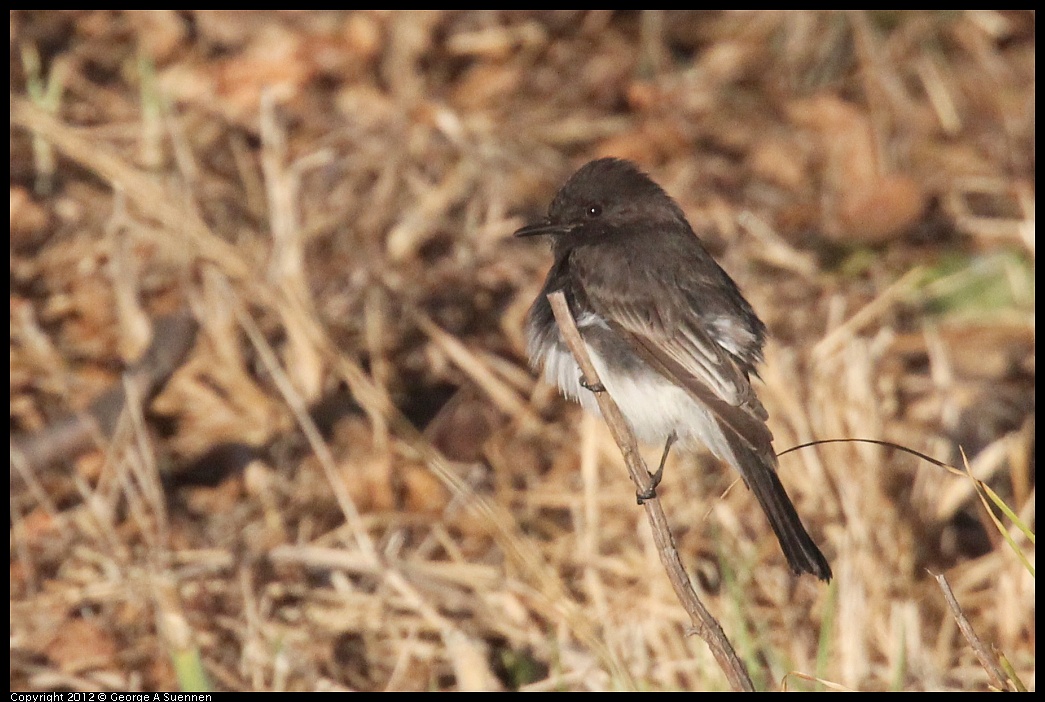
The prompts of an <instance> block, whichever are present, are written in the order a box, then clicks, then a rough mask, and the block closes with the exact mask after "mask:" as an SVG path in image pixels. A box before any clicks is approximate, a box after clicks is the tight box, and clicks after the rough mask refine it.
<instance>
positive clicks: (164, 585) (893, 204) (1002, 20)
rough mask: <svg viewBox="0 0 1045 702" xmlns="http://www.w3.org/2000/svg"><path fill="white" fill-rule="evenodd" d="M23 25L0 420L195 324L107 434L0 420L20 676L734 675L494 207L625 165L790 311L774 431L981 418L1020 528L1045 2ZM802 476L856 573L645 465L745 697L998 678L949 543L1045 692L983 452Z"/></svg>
mask: <svg viewBox="0 0 1045 702" xmlns="http://www.w3.org/2000/svg"><path fill="white" fill-rule="evenodd" d="M10 19H11V57H12V69H11V71H12V84H13V87H12V95H11V103H12V104H11V119H12V126H11V279H12V282H11V427H12V435H13V438H12V441H13V442H15V441H16V438H15V435H18V436H22V435H25V434H37V435H39V433H40V432H46V431H48V429H47V428H48V427H49V426H53V425H54V423H55V422H57V421H59V420H60V418H61V417H63V416H65V415H67V414H68V413H70V412H82V411H84V410H85V408H87V407H89V406H90V403H91V402H92V401H93V400H94V399H95V398H97V397H98V396H100V395H102V394H103V393H105V392H106V391H108V390H110V389H111V388H112V387H113V386H114V385H115V384H117V383H119V382H120V371H121V369H122V368H125V367H127V366H128V365H130V364H131V363H133V362H134V361H135V359H137V358H138V356H139V355H140V354H141V353H142V351H143V350H144V349H145V348H146V347H147V346H148V345H149V342H150V338H151V334H152V332H151V329H152V327H153V321H154V320H156V319H157V318H158V317H159V316H160V315H163V314H168V313H171V312H175V311H178V310H186V309H188V310H192V312H193V313H194V314H195V315H196V317H197V318H198V319H199V322H200V331H199V334H198V338H197V339H196V342H195V344H194V346H193V350H192V351H191V353H190V355H189V357H188V359H187V360H186V361H185V362H184V364H183V365H182V366H181V368H179V369H178V371H177V372H176V373H175V374H174V376H173V377H172V378H171V379H170V381H169V382H168V383H167V384H166V386H165V387H164V388H163V391H162V392H161V393H160V394H159V396H158V397H156V398H155V399H153V400H152V401H150V402H147V403H145V404H144V406H138V405H136V404H135V403H134V402H131V403H130V405H129V406H128V408H127V410H126V411H125V412H124V415H123V417H122V419H121V422H120V424H119V427H118V428H117V429H116V431H115V432H114V433H113V434H112V436H110V437H107V438H105V439H101V440H99V441H97V442H96V445H97V447H98V448H97V449H96V450H91V451H88V452H86V453H82V454H79V455H69V456H67V457H65V458H64V459H63V460H61V461H59V462H58V463H57V464H54V465H50V466H46V467H33V468H32V469H30V470H29V471H28V472H29V474H28V475H26V466H24V465H15V464H16V463H18V461H17V460H16V458H17V457H16V455H15V453H14V452H13V453H12V472H13V473H14V474H15V475H14V476H13V477H12V491H11V507H12V517H11V688H12V689H24V690H47V689H67V690H93V689H99V690H154V689H173V688H177V687H179V686H180V687H182V688H184V689H191V688H194V687H197V686H200V685H206V686H209V687H211V688H213V689H219V690H220V689H257V690H271V689H277V690H283V689H294V690H298V689H305V690H317V689H345V688H350V689H379V690H380V689H417V690H426V689H440V690H441V689H498V688H503V689H508V688H516V687H522V688H525V689H531V690H544V689H549V690H561V689H565V690H585V689H618V688H624V689H631V688H639V689H658V690H659V689H693V690H697V689H701V690H703V689H719V688H722V687H723V686H724V685H725V680H724V677H723V676H722V674H721V672H720V671H719V670H718V669H717V668H716V666H715V664H714V661H713V659H712V658H711V655H710V653H709V652H708V650H707V648H706V646H704V644H703V643H702V642H701V641H700V640H699V639H696V638H694V637H687V636H686V632H685V627H686V625H687V623H688V622H687V618H686V615H685V613H684V612H683V611H682V609H681V608H680V607H679V605H678V603H677V602H676V601H675V599H674V596H673V593H672V591H671V588H670V586H669V584H668V582H667V579H666V577H665V576H664V574H663V573H662V571H661V569H660V566H659V562H658V559H657V555H656V553H655V550H654V547H653V543H652V541H651V538H650V535H649V533H648V529H647V527H646V524H645V518H644V516H643V514H642V510H641V509H639V508H636V506H635V500H634V490H633V487H632V485H631V483H630V481H629V480H628V477H627V474H626V472H625V470H624V467H623V465H622V463H621V459H620V455H619V452H618V451H617V448H616V446H615V445H614V444H613V442H612V441H611V440H610V438H609V436H608V434H607V431H606V429H605V427H603V426H602V425H601V423H600V422H598V421H597V420H593V419H592V418H590V417H585V416H583V415H582V413H581V412H580V411H579V410H578V409H577V408H576V407H574V406H571V405H568V404H566V403H564V402H563V401H562V400H561V399H559V398H557V397H556V395H555V393H554V391H553V390H551V389H550V388H547V387H545V386H543V385H539V384H537V383H535V381H534V380H533V378H532V376H531V375H530V373H529V372H528V371H527V369H526V365H525V359H524V356H523V344H522V341H521V331H520V330H521V321H522V316H523V314H524V313H525V309H526V307H527V306H528V304H529V302H530V301H531V300H532V299H533V296H534V295H535V294H536V292H537V289H538V286H539V284H540V280H541V277H542V276H543V273H544V271H545V269H546V266H547V264H548V255H547V253H546V252H544V251H543V250H540V249H539V248H537V247H534V246H533V245H532V244H529V243H527V242H520V241H513V240H511V239H509V238H508V235H509V234H510V233H511V232H512V231H513V229H514V228H515V227H517V226H519V225H520V224H522V223H523V222H524V221H526V220H527V219H528V218H530V217H532V216H534V215H536V214H537V213H538V212H540V211H541V210H542V209H543V208H544V207H545V206H546V205H547V202H548V200H549V198H550V196H551V194H552V192H553V191H554V189H555V187H556V186H557V185H558V184H559V183H560V182H561V181H562V180H563V179H564V178H565V176H567V175H568V174H569V173H570V172H571V171H572V170H573V169H574V168H576V167H577V166H578V165H580V164H581V163H583V162H584V161H586V160H588V159H589V158H592V157H595V156H601V155H617V156H623V157H627V158H631V159H634V160H636V161H638V162H640V163H641V164H642V165H643V166H644V167H645V168H646V169H648V170H649V171H650V173H651V174H652V175H653V176H654V178H655V179H656V180H658V182H660V183H661V184H662V185H663V186H664V187H665V188H666V189H667V190H668V191H669V192H670V193H671V194H673V195H674V196H675V197H676V198H677V199H678V200H679V202H680V204H681V205H682V206H683V208H684V209H685V211H686V212H687V214H688V216H689V218H690V221H691V222H693V224H694V225H695V227H696V228H697V229H698V230H699V231H700V232H701V234H702V236H703V237H704V238H705V240H706V241H707V243H708V245H709V247H710V248H711V249H712V250H713V251H714V253H715V254H716V255H717V256H718V258H719V260H720V262H721V263H722V264H723V265H724V266H725V268H726V269H727V270H729V271H730V273H731V274H732V275H733V276H734V278H735V279H737V281H738V282H739V283H740V285H741V287H742V288H743V289H744V291H745V293H746V294H747V296H748V298H749V299H750V300H751V302H752V303H753V305H754V306H755V308H756V309H757V310H758V311H759V312H760V314H761V316H762V317H763V319H764V320H765V321H766V323H767V324H768V326H769V328H770V331H771V334H772V341H771V343H770V345H769V348H768V350H767V363H766V365H765V367H764V370H763V374H762V376H763V380H764V383H763V384H762V386H761V387H760V389H759V391H760V394H761V397H762V399H763V401H764V403H765V405H766V407H767V408H768V410H769V412H770V416H771V420H770V421H771V428H772V429H773V431H774V434H775V436H776V445H777V448H778V450H783V449H785V448H787V447H789V446H792V445H794V444H797V443H801V442H805V441H810V440H814V439H822V438H834V437H845V436H859V437H868V438H876V439H886V440H890V441H894V442H898V443H901V444H905V445H907V446H910V447H912V448H914V449H917V450H920V451H923V452H925V453H928V454H930V455H933V456H936V457H937V458H940V459H942V460H946V461H949V462H951V463H955V464H960V454H959V452H958V447H959V446H961V447H963V448H964V449H965V451H966V453H967V454H968V456H969V460H970V465H971V468H972V472H973V473H974V474H975V475H976V476H977V477H979V478H981V479H983V480H984V481H986V482H987V484H989V485H990V486H991V487H992V488H993V489H994V490H995V491H996V492H997V493H999V495H1001V497H1002V498H1003V499H1004V500H1005V502H1006V503H1007V504H1008V505H1009V506H1010V507H1012V509H1013V510H1014V512H1015V513H1016V515H1018V516H1019V518H1020V519H1022V520H1023V521H1024V522H1026V523H1028V524H1030V525H1031V527H1032V528H1033V524H1034V504H1035V500H1034V496H1035V479H1034V458H1033V456H1034V417H1035V407H1034V380H1035V363H1034V358H1035V354H1034V286H1033V273H1034V221H1035V218H1034V166H1035V164H1034V93H1035V90H1034V87H1035V80H1034V76H1035V73H1034V49H1035V21H1034V15H1033V14H1028V13H1020V12H991V11H979V12H950V13H920V12H917V13H916V12H911V13H872V14H862V13H805V12H801V13H798V12H796V13H775V12H766V13H755V14H750V13H742V12H729V13H724V14H720V13H712V12H698V13H676V12H667V13H661V12H659V11H648V12H642V13H620V12H618V13H608V12H607V13H603V12H554V13H544V12H527V13H505V12H484V13H449V12H437V13H405V14H403V13H392V12H330V13H326V12H323V13H304V12H286V13H247V14H239V13H232V14H229V13H224V12H217V11H208V12H192V13H189V12H185V13H174V12H165V11H153V12H136V13H113V12H94V11H82V12H70V13H50V12H15V13H12V15H11V18H10ZM44 436H46V434H44ZM19 440H20V439H19ZM650 451H651V453H655V452H656V449H650ZM781 471H782V474H783V481H784V483H785V485H786V486H787V488H788V491H789V492H790V494H791V495H792V497H793V499H794V501H795V503H796V506H797V507H798V510H799V512H800V513H801V514H802V515H803V518H804V520H805V522H806V524H807V525H808V526H809V527H810V530H811V532H812V533H813V534H814V535H815V536H816V538H817V540H818V542H819V543H820V544H821V546H822V548H823V549H824V551H825V553H826V554H827V556H828V558H829V559H830V560H831V563H832V567H833V569H834V572H835V575H836V577H835V580H834V581H833V582H832V583H831V585H830V586H825V585H823V584H821V583H818V582H816V581H815V580H814V579H812V578H799V579H796V578H794V577H793V576H791V575H790V573H789V572H788V569H787V566H786V563H785V562H784V559H783V556H782V555H781V553H780V552H779V549H778V547H777V544H776V542H775V540H774V538H773V535H772V533H771V532H770V530H769V529H768V525H767V524H766V522H765V521H764V518H763V517H762V515H761V514H760V512H759V509H758V506H757V504H756V503H755V501H754V500H753V499H752V497H751V495H750V494H749V493H748V491H747V490H745V489H744V488H743V486H742V485H739V486H738V485H733V483H734V476H733V475H732V474H730V473H728V472H727V471H726V470H724V469H722V468H721V467H718V466H713V465H712V464H711V463H710V462H709V461H708V460H705V459H704V458H702V457H693V456H688V457H687V456H683V457H676V458H675V460H673V462H671V463H670V464H669V466H668V471H667V474H666V476H665V481H664V484H663V486H662V487H661V489H660V492H659V494H660V495H661V498H662V502H663V503H664V508H665V510H666V512H667V514H668V516H669V519H670V520H671V522H672V526H673V529H674V530H675V536H676V540H677V541H678V543H679V547H680V550H681V552H682V558H683V562H684V563H685V565H686V566H687V568H689V569H690V571H691V573H693V574H694V576H695V583H696V586H697V587H698V589H699V590H700V592H701V594H702V597H703V598H704V599H705V601H706V602H707V603H708V604H709V606H710V607H711V608H712V610H713V611H714V613H715V614H716V615H717V616H718V618H719V619H720V621H721V622H722V624H723V627H724V629H725V630H726V633H727V634H728V635H729V636H730V637H731V639H732V641H733V643H734V645H735V646H736V647H737V650H738V652H739V653H740V655H741V656H742V657H743V658H744V660H745V661H746V662H747V665H748V667H749V669H750V670H751V673H752V675H753V677H754V678H755V682H756V684H757V685H758V686H760V687H766V688H771V689H775V688H780V687H781V686H785V687H787V688H796V687H797V688H804V687H809V688H810V689H812V688H813V687H816V685H817V684H816V683H814V682H811V678H812V677H815V678H819V679H821V680H823V681H825V683H826V684H827V685H828V687H831V686H842V687H846V688H855V689H863V690H875V689H903V690H921V689H985V688H987V687H988V686H989V684H990V683H989V680H990V678H989V677H988V672H987V671H986V670H985V668H984V667H983V666H981V665H980V663H979V662H978V660H977V657H976V652H975V651H974V650H973V648H972V647H971V646H970V645H969V643H968V642H967V641H966V640H965V639H964V638H963V637H962V635H961V633H960V632H959V629H958V625H957V624H956V623H955V620H954V618H953V617H952V616H951V613H950V611H949V609H948V607H947V603H946V601H945V599H944V597H943V595H942V593H941V591H940V589H939V587H938V585H937V583H936V581H935V579H934V578H933V577H932V574H933V573H946V575H947V578H948V580H949V582H950V584H951V586H952V588H953V591H954V595H955V597H956V599H957V601H958V602H959V603H960V604H961V606H962V607H963V609H964V613H965V616H966V617H967V618H968V621H969V623H970V624H971V625H972V627H973V628H975V630H976V632H977V633H978V634H979V635H980V636H981V637H982V638H983V639H984V641H986V642H987V643H988V644H990V645H993V646H994V648H995V650H996V651H997V652H999V653H1001V654H1003V655H1004V656H1005V658H1006V659H1007V661H1008V662H1009V663H1010V664H1011V666H1012V669H1013V670H1014V671H1015V673H1016V674H1017V675H1018V676H1019V678H1020V679H1021V680H1022V681H1023V683H1024V684H1026V685H1027V686H1028V687H1029V688H1031V689H1033V688H1034V686H1035V646H1034V641H1035V625H1034V621H1035V597H1034V577H1033V574H1032V572H1028V569H1027V568H1026V567H1025V566H1024V565H1023V564H1022V563H1021V561H1020V559H1019V558H1018V557H1017V556H1016V554H1014V553H1013V551H1012V549H1011V548H1010V547H1009V546H1008V545H1007V544H1006V543H1005V541H1004V540H1003V539H1002V538H1001V535H1000V534H999V533H998V531H997V529H996V527H995V526H994V524H993V522H991V521H990V520H989V519H988V517H987V515H986V514H985V513H984V511H983V507H982V506H981V504H980V502H979V499H978V497H977V494H976V492H975V490H974V489H973V487H972V484H971V482H970V481H968V480H966V479H963V478H961V477H956V476H954V475H951V474H948V473H947V472H945V471H943V470H940V469H938V468H935V467H933V466H931V465H927V464H924V463H920V462H919V461H917V460H915V459H914V458H912V457H910V456H907V455H905V454H901V453H899V452H895V451H890V450H888V449H884V448H881V447H878V446H871V445H861V444H832V445H825V446H821V447H817V448H815V449H806V450H803V451H800V452H797V453H794V454H790V455H788V456H787V457H785V458H783V459H782V461H781ZM730 488H731V489H730ZM1003 524H1004V525H1005V528H1006V529H1009V530H1010V531H1011V533H1012V535H1013V538H1014V540H1015V543H1016V544H1017V545H1018V546H1019V548H1020V549H1022V551H1023V552H1024V554H1025V555H1026V557H1027V558H1028V560H1029V562H1030V563H1031V564H1033V563H1034V560H1035V558H1034V544H1033V541H1032V540H1030V539H1028V537H1027V536H1026V535H1025V534H1023V533H1021V532H1019V530H1018V529H1016V528H1015V527H1014V526H1013V525H1012V523H1011V522H1010V521H1004V522H1003ZM792 672H794V673H797V674H796V675H790V673H792ZM193 675H195V676H196V677H195V678H194V677H193Z"/></svg>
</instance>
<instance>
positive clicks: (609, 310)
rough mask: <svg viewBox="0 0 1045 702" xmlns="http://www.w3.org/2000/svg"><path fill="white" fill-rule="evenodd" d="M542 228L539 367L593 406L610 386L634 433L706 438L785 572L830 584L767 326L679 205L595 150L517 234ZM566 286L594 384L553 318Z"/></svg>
mask: <svg viewBox="0 0 1045 702" xmlns="http://www.w3.org/2000/svg"><path fill="white" fill-rule="evenodd" d="M515 236H517V237H533V236H541V237H546V238H548V239H550V241H551V248H552V254H553V263H552V266H551V269H550V270H549V272H548V275H547V278H546V279H545V282H544V286H543V288H542V290H541V292H540V294H539V295H538V296H537V299H536V300H535V301H534V303H533V305H532V306H531V307H530V310H529V313H528V315H527V319H526V329H525V332H526V339H527V353H528V355H529V358H530V362H531V365H532V366H533V367H534V368H535V369H538V370H540V369H543V375H544V378H545V379H546V380H547V381H548V382H549V383H551V384H553V385H557V386H558V387H559V389H560V390H561V391H562V393H563V394H564V395H565V396H567V397H568V398H570V399H572V400H575V401H577V402H579V403H580V404H581V405H582V406H583V407H584V408H585V409H587V410H589V411H592V412H594V413H596V414H597V413H598V412H599V410H598V403H597V401H596V399H595V393H596V392H600V391H605V392H608V393H609V394H610V396H611V397H612V398H613V399H614V401H615V402H616V404H617V405H618V406H619V407H620V410H621V412H622V414H623V416H624V418H625V420H626V421H627V422H628V424H629V425H630V427H631V429H632V431H633V432H634V433H635V434H636V436H637V437H638V438H640V439H642V440H644V441H646V442H650V443H654V442H656V443H660V442H663V444H664V452H663V454H662V457H661V461H660V467H659V468H658V470H657V472H656V473H654V474H653V476H652V478H653V488H651V490H650V491H648V493H647V494H640V495H639V501H640V502H642V500H643V499H649V498H651V497H653V495H654V493H653V490H654V489H655V488H656V485H657V483H659V481H660V478H661V476H662V474H663V469H664V462H665V460H666V459H667V456H668V454H669V452H670V450H671V448H672V446H673V445H675V444H676V443H677V444H678V446H679V447H680V448H682V449H687V450H693V449H696V448H698V447H699V446H704V447H705V448H706V449H707V450H709V451H710V452H711V453H712V454H713V455H714V456H715V457H717V458H718V459H719V460H721V461H723V462H725V463H727V464H729V465H731V466H732V467H733V468H734V469H735V470H736V471H737V472H738V473H739V474H740V476H741V477H742V478H743V480H744V483H745V484H746V485H747V486H748V488H750V490H751V491H752V493H753V494H754V496H755V499H756V500H757V501H758V503H759V505H760V506H761V507H762V510H763V512H764V513H765V515H766V517H767V519H768V521H769V524H770V527H771V528H772V529H773V532H774V534H775V535H776V537H777V540H778V541H779V542H780V546H781V550H782V551H783V554H784V557H785V558H786V560H787V562H788V565H789V566H790V568H791V570H792V571H793V572H794V573H796V574H802V573H809V574H812V575H814V576H816V577H817V578H819V579H821V580H824V581H829V580H830V579H831V575H832V573H831V567H830V565H829V564H828V561H827V559H826V558H825V557H824V555H823V553H822V552H821V551H820V548H819V547H818V546H817V545H816V542H815V541H814V540H813V538H812V537H811V536H810V535H809V532H808V531H807V530H806V528H805V526H804V525H803V524H802V521H801V519H800V518H799V516H798V512H797V511H796V510H795V507H794V505H793V504H792V502H791V499H790V498H789V497H788V495H787V492H786V491H785V489H784V486H783V484H782V483H781V482H780V478H779V476H778V475H777V468H778V463H777V458H776V454H775V452H774V450H773V435H772V433H771V431H770V430H769V427H768V426H767V424H766V422H767V420H768V416H769V415H768V413H767V412H766V409H765V407H764V406H763V405H762V403H761V401H760V400H759V398H758V396H757V395H756V393H755V390H754V388H753V386H752V383H751V378H752V377H755V378H757V377H758V370H757V367H758V365H759V364H760V363H762V362H763V348H764V346H765V342H766V327H765V324H763V322H762V321H761V320H760V319H759V318H758V315H757V314H756V313H755V311H754V309H753V308H752V307H751V305H750V303H748V301H747V300H746V299H745V298H744V296H743V294H742V293H741V291H740V289H739V287H737V284H736V283H735V282H734V281H733V279H732V278H730V277H729V275H728V274H727V273H726V272H725V271H724V270H723V269H722V268H721V267H720V266H719V265H718V263H717V262H716V261H715V259H714V258H713V257H712V256H711V254H710V253H709V252H708V251H707V249H706V248H705V247H704V245H703V243H702V242H701V241H700V239H699V238H698V237H697V235H696V234H695V233H694V231H693V228H692V227H691V226H690V224H689V222H688V221H687V219H686V216H685V214H684V213H683V212H682V209H681V208H680V207H679V206H678V204H677V203H676V202H675V201H674V200H673V199H672V198H671V196H669V195H668V194H667V193H666V192H665V191H664V189H663V188H661V187H660V186H659V185H658V184H657V183H655V182H654V181H653V180H652V179H651V178H650V177H649V176H648V175H647V174H646V173H644V172H643V171H642V170H640V169H639V168H638V167H637V166H636V165H635V164H634V163H632V162H630V161H626V160H623V159H616V158H601V159H597V160H594V161H591V162H589V163H587V164H586V165H584V166H582V167H581V168H580V169H579V170H578V171H577V172H576V173H574V174H573V175H572V176H570V177H569V178H568V179H567V180H566V182H565V183H564V184H563V185H562V187H561V188H560V189H559V191H558V192H557V193H556V195H555V197H554V198H553V200H552V202H551V205H550V206H549V208H548V215H547V217H546V218H543V219H541V220H540V221H537V222H534V223H532V224H530V225H527V226H524V227H522V228H521V229H519V230H518V231H517V232H515ZM556 291H562V293H563V294H564V296H565V298H566V301H567V304H568V305H569V308H570V312H571V313H572V315H573V318H574V320H575V321H576V325H577V328H578V330H579V332H580V335H581V338H582V339H583V341H584V343H585V345H586V347H587V350H588V353H589V355H590V357H591V359H592V362H593V364H594V366H595V369H596V371H597V372H598V375H599V379H600V383H601V386H594V387H593V386H588V385H587V383H586V382H585V380H584V378H583V374H582V372H581V370H580V368H579V366H578V364H577V362H576V360H575V359H574V358H573V356H572V354H571V353H570V351H569V349H568V348H567V346H566V344H565V342H564V340H563V337H562V335H561V333H560V331H559V327H558V325H557V324H556V322H555V319H554V316H553V313H552V309H551V305H550V303H549V301H548V295H549V294H550V293H553V292H556Z"/></svg>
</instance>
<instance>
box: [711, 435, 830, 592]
mask: <svg viewBox="0 0 1045 702" xmlns="http://www.w3.org/2000/svg"><path fill="white" fill-rule="evenodd" d="M724 433H725V434H726V435H727V440H728V441H729V444H730V448H732V449H733V454H734V455H735V456H736V457H737V460H738V462H739V465H737V466H736V468H737V469H738V470H739V471H740V474H741V475H742V476H743V478H744V481H745V482H746V483H747V485H748V487H749V488H751V492H753V493H755V499H757V500H758V503H759V504H760V505H762V511H763V512H765V513H766V517H767V518H768V519H769V525H770V526H771V527H773V533H775V534H776V537H777V540H778V541H780V548H781V549H782V550H783V552H784V556H785V557H786V558H787V563H788V565H790V566H791V570H793V571H794V572H795V573H798V574H801V573H811V574H813V575H815V576H816V577H818V578H820V579H821V580H824V581H828V580H830V579H831V566H830V565H828V563H827V559H826V558H824V554H823V553H821V552H820V549H819V548H818V547H817V545H816V543H815V542H814V541H813V537H811V536H810V535H809V532H807V531H806V529H805V527H804V526H802V520H801V519H799V518H798V512H796V511H795V506H794V505H793V504H791V498H789V497H788V496H787V492H785V491H784V486H783V484H781V482H780V478H778V477H777V474H776V465H775V464H776V461H775V459H771V460H766V459H764V458H762V457H760V456H758V454H756V453H755V452H754V451H753V450H752V449H751V447H749V446H748V445H747V444H745V443H744V442H743V441H742V440H740V438H739V437H737V436H735V435H734V434H733V432H731V431H729V430H728V429H725V430H724ZM770 456H772V454H770Z"/></svg>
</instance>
